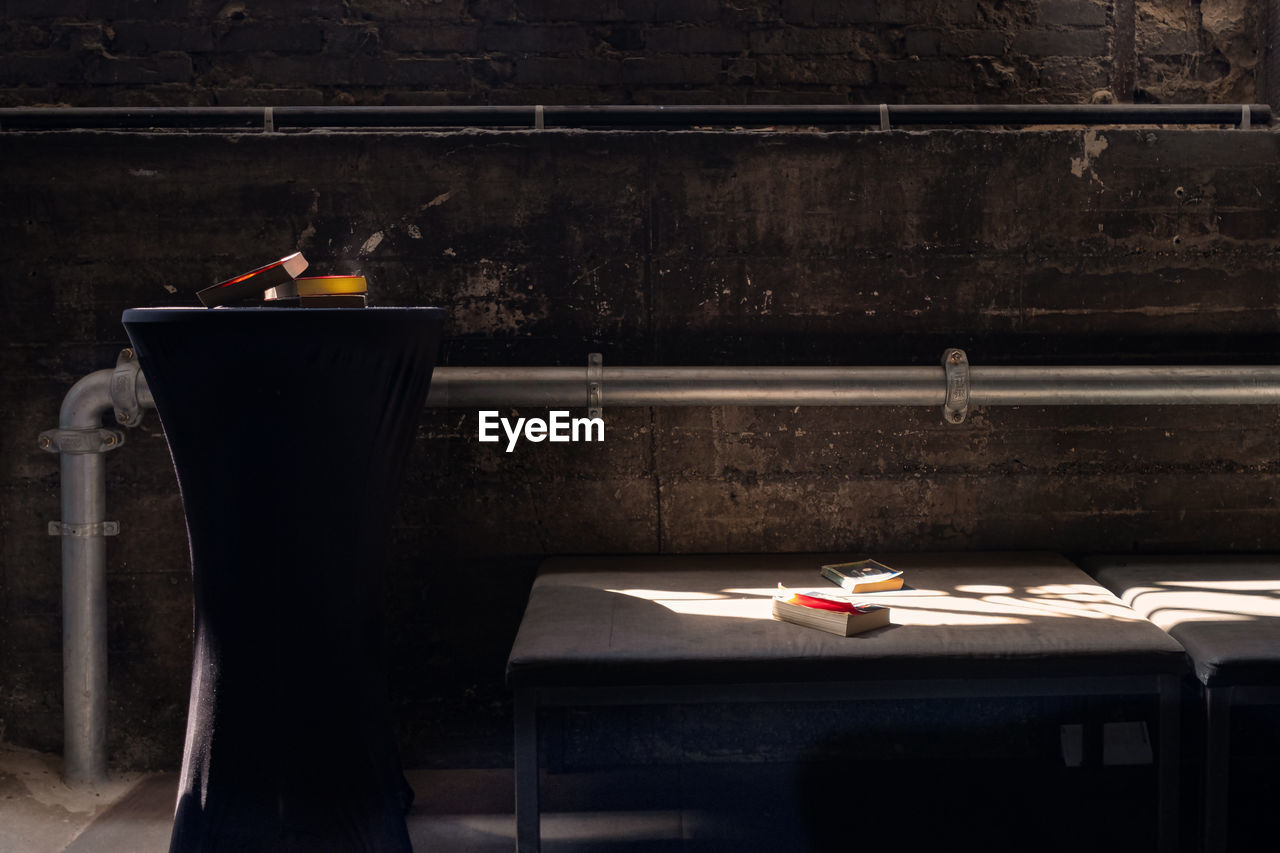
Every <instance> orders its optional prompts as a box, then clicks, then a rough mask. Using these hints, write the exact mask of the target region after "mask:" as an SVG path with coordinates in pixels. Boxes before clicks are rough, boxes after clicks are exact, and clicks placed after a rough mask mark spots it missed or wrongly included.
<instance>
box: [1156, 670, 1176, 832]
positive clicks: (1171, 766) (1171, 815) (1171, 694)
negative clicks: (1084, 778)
mask: <svg viewBox="0 0 1280 853" xmlns="http://www.w3.org/2000/svg"><path fill="white" fill-rule="evenodd" d="M1181 710H1182V688H1181V683H1180V681H1179V679H1178V677H1177V676H1173V675H1166V676H1161V678H1160V729H1159V737H1160V739H1159V741H1158V742H1157V748H1158V750H1159V755H1158V757H1157V761H1156V773H1157V774H1158V778H1157V789H1156V790H1157V793H1156V820H1157V821H1158V822H1159V825H1158V827H1157V848H1158V849H1159V850H1160V853H1173V852H1174V851H1175V850H1177V849H1178V838H1179V835H1180V833H1179V832H1178V793H1179V791H1178V771H1179V769H1180V768H1179V764H1180V763H1181V760H1182V759H1181V755H1180V749H1179V747H1180V744H1181V738H1182V733H1181V732H1180V731H1179V725H1180V722H1181V719H1180V716H1181Z"/></svg>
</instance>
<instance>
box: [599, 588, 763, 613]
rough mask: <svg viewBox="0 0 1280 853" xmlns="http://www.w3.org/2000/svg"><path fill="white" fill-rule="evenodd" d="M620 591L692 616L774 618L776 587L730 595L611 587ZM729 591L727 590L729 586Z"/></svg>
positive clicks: (614, 590)
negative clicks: (753, 594)
mask: <svg viewBox="0 0 1280 853" xmlns="http://www.w3.org/2000/svg"><path fill="white" fill-rule="evenodd" d="M606 591H607V592H614V593H617V594H619V595H629V596H631V597H632V598H642V599H644V600H645V601H652V602H653V603H654V604H660V605H662V606H663V607H665V608H667V609H668V610H670V611H671V612H672V613H683V614H686V615H690V616H720V617H725V618H730V619H772V618H773V609H772V605H771V604H770V602H771V600H772V598H773V590H771V589H770V590H765V591H764V592H763V593H762V595H763V597H758V598H730V597H729V596H727V595H720V594H717V593H713V592H683V591H680V590H672V589H610V590H606ZM726 591H727V590H726Z"/></svg>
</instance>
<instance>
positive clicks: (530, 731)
mask: <svg viewBox="0 0 1280 853" xmlns="http://www.w3.org/2000/svg"><path fill="white" fill-rule="evenodd" d="M515 714H516V851H517V853H538V851H539V850H540V849H541V847H542V838H541V834H542V833H541V825H540V824H541V816H540V814H539V812H538V697H537V692H536V691H534V690H517V691H516V696H515Z"/></svg>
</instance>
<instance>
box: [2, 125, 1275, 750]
mask: <svg viewBox="0 0 1280 853" xmlns="http://www.w3.org/2000/svg"><path fill="white" fill-rule="evenodd" d="M0 185H2V186H4V187H5V191H6V197H5V200H6V203H5V204H4V205H3V206H0V262H2V264H3V269H4V270H5V271H6V280H5V282H4V283H3V286H0V300H2V302H0V316H3V318H4V319H3V321H2V322H3V323H4V335H3V340H4V345H3V348H0V359H3V362H2V363H0V397H2V399H3V400H4V401H5V403H6V405H5V406H4V407H3V411H0V446H2V447H3V452H0V464H3V477H0V529H3V539H2V540H0V608H3V611H2V612H0V649H3V655H2V656H0V720H2V721H3V727H4V730H5V732H6V737H7V738H9V739H10V740H12V741H14V742H17V743H21V744H24V745H30V746H36V747H40V748H43V749H49V750H56V749H57V748H58V747H59V746H60V741H61V680H60V667H61V658H60V651H59V649H60V616H59V606H60V605H59V575H58V543H57V541H56V540H55V539H53V538H51V537H49V536H47V535H46V533H45V527H46V524H47V522H48V521H49V520H52V519H56V518H57V517H58V502H57V464H56V460H55V459H54V457H52V456H49V455H47V454H44V453H42V452H40V451H39V450H38V449H37V448H36V443H35V440H36V435H37V434H38V433H39V431H40V430H42V429H47V428H49V427H52V426H54V425H55V422H56V416H57V410H58V404H59V401H60V400H61V397H62V395H63V394H64V393H65V391H66V389H67V388H68V387H70V385H71V384H72V382H74V381H75V380H76V379H77V378H79V377H80V376H82V375H84V374H85V373H88V372H90V371H92V370H96V369H99V368H102V367H105V366H108V365H110V364H112V363H114V358H115V353H116V352H117V351H118V349H119V348H120V347H121V346H123V345H124V344H125V342H126V339H125V335H124V332H123V329H122V328H121V327H120V324H119V316H120V312H121V311H122V310H123V309H124V308H126V307H131V306H136V305H169V304H193V303H194V297H193V294H194V292H195V291H196V290H197V289H199V288H200V287H202V286H204V285H206V284H208V283H210V282H213V281H217V280H220V279H222V278H225V277H227V276H228V275H231V274H234V273H235V272H238V271H242V270H243V269H245V268H247V267H250V266H253V265H254V264H256V263H259V262H262V261H264V260H269V259H272V258H275V257H279V256H280V255H282V254H284V253H286V252H289V251H292V250H293V249H294V248H300V249H302V250H303V251H304V252H305V253H306V254H307V256H308V257H309V258H310V259H311V261H312V264H313V269H314V270H315V271H316V272H321V271H324V270H326V269H328V270H333V271H343V270H347V269H351V268H359V269H361V270H362V271H363V272H364V273H365V274H366V275H368V276H369V280H370V282H371V287H372V301H373V302H374V303H375V304H381V305H414V304H417V305H421V304H436V305H442V306H444V307H446V308H447V309H448V310H449V320H448V326H447V332H446V334H447V338H446V341H445V343H444V347H443V351H442V360H443V362H444V363H446V364H457V365H467V364H557V363H558V364H582V363H584V359H585V356H586V353H588V352H591V351H600V352H603V353H604V356H605V360H606V364H610V363H612V364H681V363H688V364H711V363H738V364H905V363H916V364H934V363H936V361H937V359H938V358H939V357H940V354H941V352H942V350H943V348H944V347H946V346H950V345H958V346H963V347H965V348H966V349H967V350H968V351H969V355H970V358H971V360H972V361H973V362H974V363H975V364H983V363H986V364H990V363H1103V364H1105V363H1113V362H1121V363H1181V364H1195V363H1204V362H1208V363H1259V362H1261V363H1274V362H1275V343H1276V340H1277V332H1278V331H1280V284H1278V282H1280V276H1278V275H1277V273H1278V272H1280V270H1278V269H1277V267H1280V233H1278V232H1277V228H1276V226H1277V202H1278V199H1277V192H1278V190H1277V187H1280V136H1278V135H1276V134H1272V133H1269V132H1266V131H1254V132H1248V133H1244V132H1239V131H1157V130H1114V129H1106V128H1104V129H1100V130H1091V131H1082V130H1061V131H1053V132H1037V131H1027V132H977V131H952V132H921V133H902V132H893V133H887V134H885V133H878V132H868V133H842V134H805V133H786V134H759V133H670V134H668V133H653V134H629V133H596V134H571V133H553V132H546V133H541V134H538V133H532V132H530V133H482V132H473V133H459V134H441V135H435V134H418V135H396V134H369V135H353V134H324V133H314V134H300V135H278V136H270V137H268V136H261V135H246V136H221V135H213V134H185V135H184V134H174V135H164V136H159V135H156V136H153V135H145V134H92V133H61V134H4V135H0ZM524 414H527V412H526V413H524ZM334 417H341V406H340V404H335V409H334ZM606 418H607V421H608V425H609V426H608V436H607V441H606V443H605V444H604V445H603V446H598V445H550V444H545V443H544V444H539V445H531V444H522V445H521V446H520V447H519V448H518V449H517V450H516V451H515V452H514V453H511V454H507V453H504V452H503V450H502V447H501V446H499V445H492V444H479V443H478V442H476V440H475V430H476V413H475V412H472V411H460V410H442V411H428V412H425V413H424V415H423V422H422V427H421V432H420V438H421V440H420V441H419V442H418V444H417V445H416V447H415V448H414V451H413V454H412V456H411V457H410V458H409V459H408V460H406V466H407V471H408V476H407V485H406V491H405V499H404V501H403V505H402V510H401V512H400V514H399V515H398V516H397V518H396V519H394V540H395V548H394V555H393V563H392V566H391V571H390V572H389V576H388V581H387V601H388V606H389V608H390V616H389V620H388V628H387V631H388V636H389V640H390V643H391V648H392V649H393V653H392V658H391V663H392V677H393V691H394V695H395V697H396V700H397V702H398V703H399V704H400V705H401V712H400V715H399V718H400V720H401V724H402V726H403V730H402V739H403V742H404V743H405V745H406V752H407V755H408V758H409V760H410V762H411V763H414V764H426V763H438V764H443V765H451V766H467V765H471V766H481V765H495V764H500V763H502V762H504V761H506V760H508V759H509V741H510V738H509V727H508V724H509V716H508V713H509V708H508V706H507V698H506V694H505V692H504V689H503V687H502V668H503V664H504V661H505V657H506V654H507V651H508V650H509V646H510V641H511V639H512V637H513V635H514V632H515V628H516V625H517V623H518V620H519V616H520V613H521V611H522V608H523V606H524V597H525V593H526V591H527V585H528V583H529V579H530V577H531V573H532V571H533V567H534V566H535V565H536V563H537V560H538V558H539V557H540V556H541V555H543V554H548V553H575V552H576V553H595V552H601V553H619V552H655V551H678V552H700V551H725V550H728V551H752V550H787V551H792V550H807V549H826V550H836V549H849V550H854V551H861V550H876V549H904V550H920V549H941V548H947V549H966V548H975V549H976V548H991V549H1002V548H1050V549H1058V550H1065V551H1069V552H1071V551H1088V550H1108V551H1126V550H1138V549H1140V550H1156V551H1161V550H1184V549H1194V550H1201V549H1203V550H1263V549H1267V550H1275V549H1277V548H1280V524H1277V522H1278V521H1280V506H1278V505H1277V500H1276V499H1277V496H1278V495H1280V446H1278V443H1277V441H1276V435H1277V429H1278V428H1280V411H1277V410H1276V409H1275V408H1266V407H1248V406H1247V407H1239V408H1232V409H1213V408H1209V409H1206V408H1198V407H1197V408H1178V407H1153V408H1097V409H1090V408H1074V409H1045V408H1026V407H1023V408H993V409H987V410H978V411H976V412H974V413H973V415H972V416H971V418H970V420H969V421H967V422H966V423H965V424H964V425H963V426H960V427H951V426H946V425H944V424H943V423H942V421H941V417H940V413H938V412H935V411H930V410H924V409H894V408H890V409H861V410H859V409H834V408H833V409H824V408H815V409H801V410H798V411H792V410H789V409H735V408H713V409H690V410H679V409H661V410H652V411H651V410H621V409H610V408H609V407H608V402H607V397H606ZM107 468H108V472H109V482H108V501H109V506H110V512H109V517H110V518H111V519H119V520H120V521H121V525H122V533H121V535H120V536H119V537H117V538H114V539H112V540H110V542H109V544H108V561H109V596H110V602H109V606H110V639H109V643H110V653H111V659H110V667H111V681H110V684H111V687H110V697H109V698H110V713H111V722H110V729H109V731H110V750H111V757H112V761H113V765H114V766H128V767H156V766H166V765H168V766H172V765H173V764H174V763H176V760H177V755H178V753H179V750H180V748H181V742H182V727H183V724H184V714H185V707H186V700H187V678H188V672H189V660H190V607H191V604H190V587H189V579H188V563H187V559H188V558H187V547H186V538H185V532H184V528H183V520H182V510H181V501H180V499H179V496H178V494H177V490H176V485H175V482H174V478H173V475H172V472H171V468H170V464H169V458H168V453H167V450H166V448H165V445H164V441H163V436H162V434H161V432H160V429H159V425H158V422H157V421H156V419H155V415H154V413H149V414H148V415H147V418H146V421H145V423H144V425H143V427H142V428H141V429H137V430H132V431H130V434H129V438H128V443H127V444H126V445H125V446H124V447H123V448H121V449H120V450H117V451H115V452H114V453H113V454H112V456H111V458H110V459H109V460H108V462H107ZM477 588H483V589H485V590H486V591H487V592H489V593H491V595H492V598H491V602H490V603H489V604H488V605H487V609H486V612H485V618H483V619H477V618H474V616H473V615H472V612H473V611H472V610H471V608H469V607H468V608H463V607H461V606H460V605H459V604H458V600H459V599H460V598H461V597H462V596H464V595H470V594H472V593H474V591H475V590H476V589H477Z"/></svg>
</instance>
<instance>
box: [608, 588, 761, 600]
mask: <svg viewBox="0 0 1280 853" xmlns="http://www.w3.org/2000/svg"><path fill="white" fill-rule="evenodd" d="M605 592H616V593H618V594H619V595H629V596H631V597H632V598H643V599H645V600H646V601H658V600H659V599H662V600H664V601H666V600H671V599H677V598H688V599H695V598H697V599H710V598H724V596H723V595H716V594H715V593H713V592H677V591H676V590H673V589H607V590H605ZM769 594H770V595H772V594H773V593H769Z"/></svg>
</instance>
